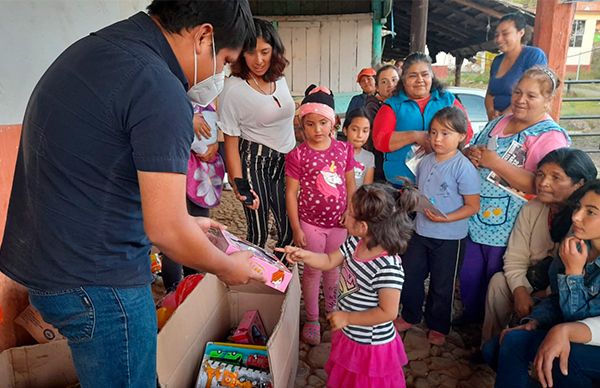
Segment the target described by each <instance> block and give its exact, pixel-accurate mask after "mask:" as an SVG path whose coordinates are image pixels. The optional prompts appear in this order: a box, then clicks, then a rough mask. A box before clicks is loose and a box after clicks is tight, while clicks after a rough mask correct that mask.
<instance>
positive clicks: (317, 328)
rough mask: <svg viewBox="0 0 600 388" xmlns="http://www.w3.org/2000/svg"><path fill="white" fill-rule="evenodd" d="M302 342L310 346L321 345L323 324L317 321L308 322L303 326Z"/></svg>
mask: <svg viewBox="0 0 600 388" xmlns="http://www.w3.org/2000/svg"><path fill="white" fill-rule="evenodd" d="M301 339H302V342H304V343H306V344H309V345H318V344H320V343H321V324H320V323H319V322H317V321H314V322H306V323H305V324H304V326H302V338H301Z"/></svg>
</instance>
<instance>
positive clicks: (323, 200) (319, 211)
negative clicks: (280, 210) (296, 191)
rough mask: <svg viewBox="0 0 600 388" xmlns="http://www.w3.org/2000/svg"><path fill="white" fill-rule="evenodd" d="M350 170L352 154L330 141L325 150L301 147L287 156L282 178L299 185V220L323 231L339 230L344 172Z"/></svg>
mask: <svg viewBox="0 0 600 388" xmlns="http://www.w3.org/2000/svg"><path fill="white" fill-rule="evenodd" d="M353 170H354V150H353V149H352V147H351V146H350V145H349V144H348V143H345V142H341V141H337V140H334V139H332V140H331V145H330V146H329V148H327V149H326V150H314V149H312V148H310V147H309V146H308V145H307V144H306V143H302V144H300V145H299V146H298V147H296V148H294V149H293V150H292V151H291V152H290V153H289V154H287V155H286V157H285V175H286V176H288V177H290V178H293V179H296V180H298V181H299V182H300V196H299V197H298V215H299V217H300V219H301V220H302V221H304V222H308V223H309V224H311V225H315V226H320V227H323V228H333V227H339V226H340V218H341V217H342V214H344V211H346V205H347V204H346V202H347V201H346V199H347V198H346V172H348V171H353Z"/></svg>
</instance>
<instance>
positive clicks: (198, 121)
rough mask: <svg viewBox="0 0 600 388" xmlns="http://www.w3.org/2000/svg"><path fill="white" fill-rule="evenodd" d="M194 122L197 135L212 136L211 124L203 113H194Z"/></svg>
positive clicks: (199, 137) (201, 136)
mask: <svg viewBox="0 0 600 388" xmlns="http://www.w3.org/2000/svg"><path fill="white" fill-rule="evenodd" d="M193 124H194V132H195V133H196V136H197V137H198V139H202V138H205V139H208V138H210V136H211V130H210V126H209V125H208V124H207V123H206V120H204V117H203V116H202V114H201V113H196V114H194V119H193Z"/></svg>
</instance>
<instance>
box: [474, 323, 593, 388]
mask: <svg viewBox="0 0 600 388" xmlns="http://www.w3.org/2000/svg"><path fill="white" fill-rule="evenodd" d="M546 333H547V332H546V331H544V330H534V331H526V330H514V331H511V332H509V333H507V334H506V336H504V341H503V342H502V346H500V347H499V348H498V339H497V338H495V339H492V340H491V341H489V342H487V343H486V344H485V345H484V348H483V349H482V351H483V353H484V357H485V358H486V359H487V360H490V357H491V354H492V352H494V348H495V350H499V351H498V369H497V371H496V387H497V388H502V387H511V388H518V387H530V386H531V379H530V378H529V373H528V370H529V365H530V363H532V362H533V360H534V359H535V355H536V353H537V350H538V348H539V346H540V344H541V343H542V341H543V340H544V338H545V337H546ZM598 359H600V346H591V345H583V344H574V343H571V352H570V353H569V366H568V371H569V374H568V375H567V376H563V374H562V373H561V371H560V367H559V364H558V363H559V361H558V358H557V359H555V360H554V364H553V366H552V379H553V380H554V386H555V387H559V388H560V387H573V388H574V387H582V388H583V387H589V388H592V387H597V386H598V383H600V363H599V362H598Z"/></svg>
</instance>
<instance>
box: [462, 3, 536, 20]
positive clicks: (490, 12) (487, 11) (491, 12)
mask: <svg viewBox="0 0 600 388" xmlns="http://www.w3.org/2000/svg"><path fill="white" fill-rule="evenodd" d="M452 1H453V2H455V3H458V4H461V5H464V6H465V7H469V8H473V9H476V10H478V11H481V12H483V13H485V14H486V15H490V16H492V17H495V18H496V19H500V18H501V17H502V16H504V14H503V13H502V12H498V11H496V10H495V9H493V8H489V7H485V6H483V5H480V4H477V3H474V2H472V1H470V0H452ZM538 4H539V2H538Z"/></svg>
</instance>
